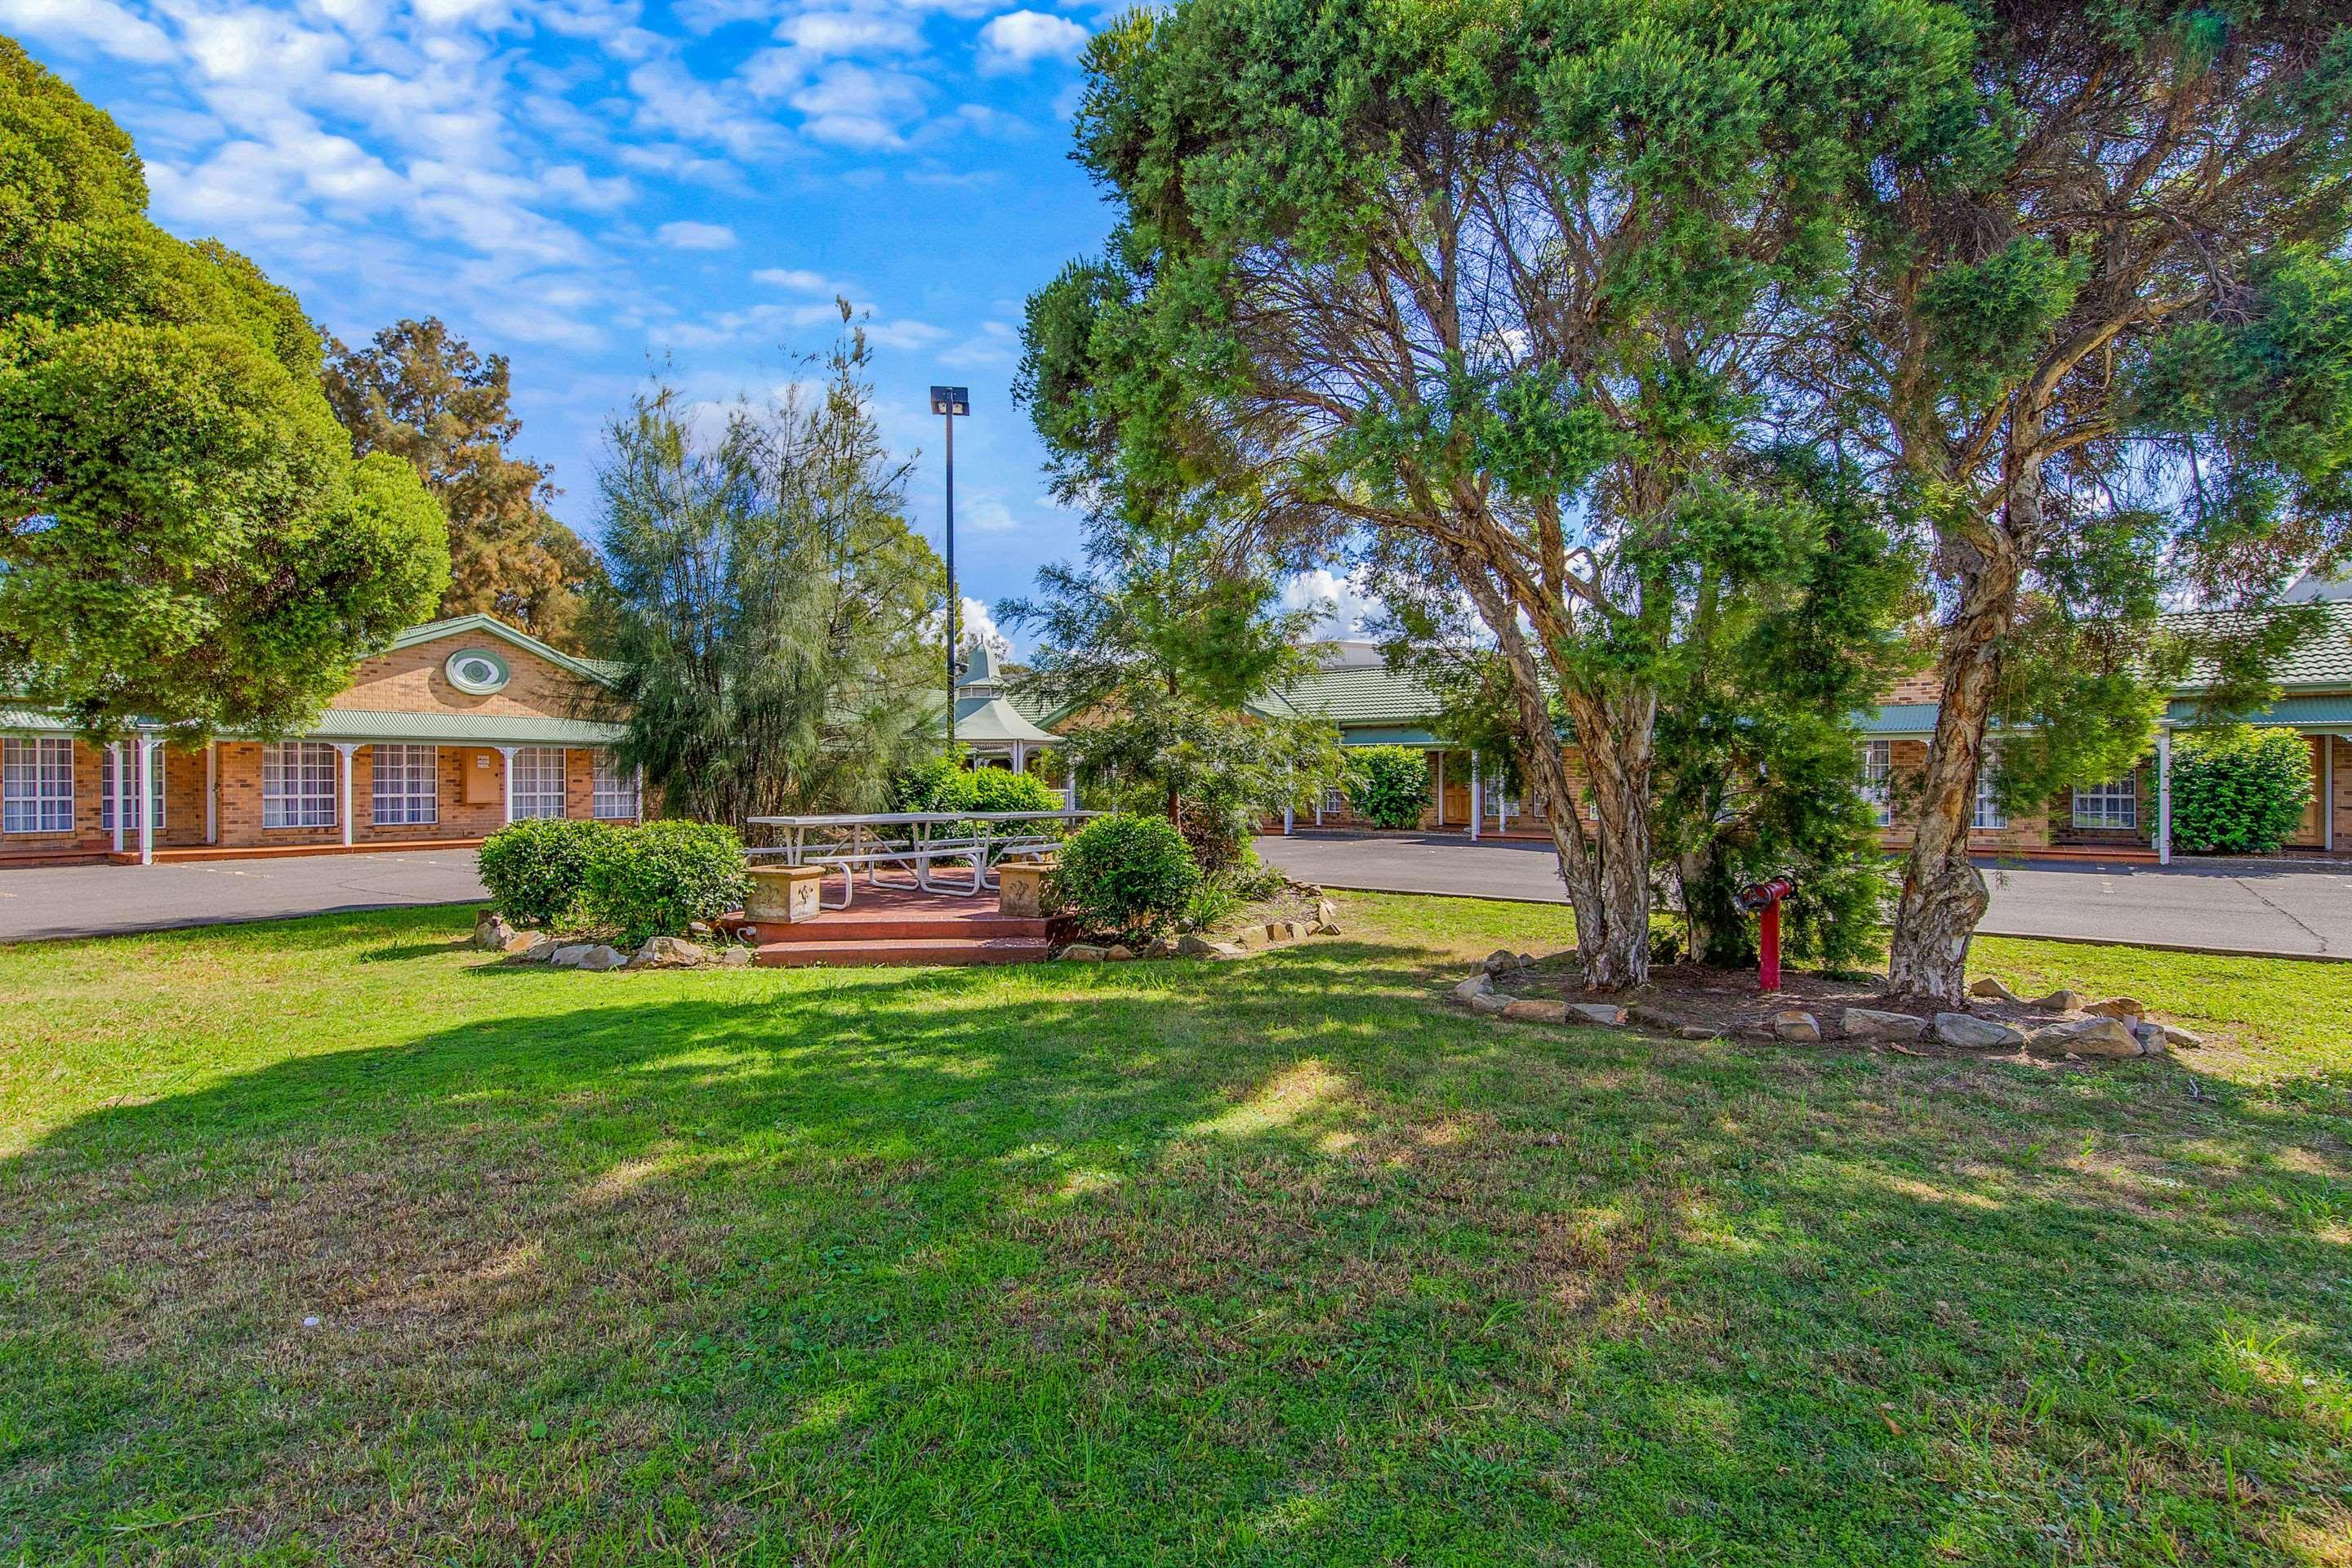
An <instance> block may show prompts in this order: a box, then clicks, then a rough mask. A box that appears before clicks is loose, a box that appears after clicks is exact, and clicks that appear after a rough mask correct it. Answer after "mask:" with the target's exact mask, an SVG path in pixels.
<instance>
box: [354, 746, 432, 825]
mask: <svg viewBox="0 0 2352 1568" xmlns="http://www.w3.org/2000/svg"><path fill="white" fill-rule="evenodd" d="M368 760H369V763H370V764H371V765H372V766H373V770H374V777H373V781H372V784H371V786H370V791H369V793H370V795H371V797H372V800H373V805H372V810H373V816H371V817H370V819H369V820H371V821H373V823H374V824H375V825H376V826H378V827H413V826H416V825H418V824H420V823H429V822H438V821H440V820H441V749H440V748H439V747H438V746H409V745H399V746H370V747H369V748H368Z"/></svg>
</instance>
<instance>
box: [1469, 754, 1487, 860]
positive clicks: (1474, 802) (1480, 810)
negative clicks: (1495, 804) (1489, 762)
mask: <svg viewBox="0 0 2352 1568" xmlns="http://www.w3.org/2000/svg"><path fill="white" fill-rule="evenodd" d="M1485 817H1486V791H1485V789H1484V788H1483V787H1482V783H1481V781H1480V779H1479V777H1478V753H1477V752H1471V753H1470V842H1471V843H1473V844H1475V843H1477V842H1478V825H1479V823H1480V822H1481V821H1482V820H1484V818H1485Z"/></svg>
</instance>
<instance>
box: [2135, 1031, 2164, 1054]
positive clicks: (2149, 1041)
mask: <svg viewBox="0 0 2352 1568" xmlns="http://www.w3.org/2000/svg"><path fill="white" fill-rule="evenodd" d="M2132 1038H2133V1039H2135V1040H2137V1041H2138V1042H2139V1054H2140V1055H2142V1056H2144V1057H2160V1056H2162V1055H2164V1026H2163V1025H2161V1024H2150V1023H2147V1022H2141V1023H2137V1024H2135V1025H2133V1026H2132Z"/></svg>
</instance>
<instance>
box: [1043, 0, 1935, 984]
mask: <svg viewBox="0 0 2352 1568" xmlns="http://www.w3.org/2000/svg"><path fill="white" fill-rule="evenodd" d="M1966 61H1967V34H1966V32H1965V29H1964V28H1963V27H1962V26H1960V23H1959V18H1958V14H1957V13H1956V12H1949V13H1948V12H1947V11H1946V10H1945V9H1943V8H1941V7H1938V6H1935V5H1927V4H1923V3H1918V0H1828V3H1815V0H1806V3H1799V0H1742V3H1739V4H1732V5H1719V4H1711V3H1710V4H1700V3H1698V0H1666V3H1663V4H1647V5H1639V6H1634V5H1623V4H1620V3H1617V0H1505V3H1501V4H1496V5H1489V6H1486V7H1483V8H1481V9H1480V10H1479V11H1478V12H1477V13H1476V14H1475V16H1465V14H1464V13H1462V12H1461V11H1459V10H1458V9H1454V8H1444V7H1428V8H1421V9H1413V8H1407V7H1396V6H1391V5H1375V4H1371V3H1370V0H1182V3H1180V4H1178V5H1174V6H1173V7H1171V9H1169V10H1166V11H1164V12H1160V13H1156V14H1150V15H1139V16H1134V17H1131V18H1130V19H1129V20H1128V21H1126V22H1124V23H1122V24H1121V25H1119V26H1115V27H1112V28H1110V29H1108V30H1106V31H1105V32H1103V33H1102V34H1099V35H1097V38H1096V40H1095V42H1094V44H1093V45H1092V46H1091V47H1090V52H1089V55H1088V69H1089V74H1090V82H1089V89H1088V94H1087V100H1086V102H1085V105H1084V107H1083V109H1082V110H1081V112H1080V116H1079V124H1078V132H1079V142H1080V150H1079V153H1080V157H1081V159H1082V160H1083V161H1084V162H1085V163H1086V164H1087V166H1088V168H1089V169H1091V170H1092V171H1093V172H1094V173H1095V174H1096V175H1097V178H1098V179H1099V180H1100V181H1101V182H1102V183H1103V184H1105V185H1106V186H1107V187H1108V189H1109V191H1110V193H1111V195H1112V196H1113V197H1114V198H1115V200H1116V201H1117V203H1118V213H1119V226H1118V230H1117V231H1116V232H1115V233H1114V235H1113V237H1112V240H1111V244H1110V247H1109V248H1108V254H1107V255H1106V257H1105V258H1103V259H1102V260H1100V261H1099V262H1096V263H1092V264H1088V265H1087V266H1086V267H1083V268H1076V269H1073V271H1072V272H1070V273H1068V274H1066V275H1065V277H1064V278H1063V279H1061V280H1059V281H1058V282H1057V284H1056V285H1055V287H1054V288H1053V289H1049V290H1048V291H1047V292H1046V293H1045V295H1042V296H1041V297H1040V299H1039V300H1037V301H1034V302H1033V308H1032V312H1031V319H1030V323H1029V342H1030V346H1031V349H1032V352H1033V353H1034V354H1036V355H1038V356H1039V357H1040V358H1041V359H1043V360H1045V361H1046V362H1048V363H1047V367H1046V368H1045V371H1044V373H1043V374H1039V375H1038V377H1037V383H1038V384H1039V386H1040V387H1041V388H1043V389H1046V392H1047V395H1049V396H1051V397H1053V398H1054V399H1055V402H1056V404H1057V406H1059V407H1060V408H1061V410H1062V411H1063V418H1062V420H1061V421H1060V422H1059V423H1058V424H1055V423H1051V422H1047V423H1041V428H1043V429H1045V433H1046V435H1047V437H1048V440H1049V441H1055V442H1058V443H1059V444H1060V445H1061V447H1063V448H1064V449H1066V450H1070V451H1075V452H1081V453H1085V454H1087V456H1088V458H1089V460H1090V461H1091V462H1092V463H1093V464H1094V465H1095V466H1096V467H1097V468H1105V469H1108V470H1109V471H1112V472H1114V473H1116V474H1117V475H1118V477H1119V478H1120V479H1123V480H1125V481H1128V482H1131V483H1132V482H1143V483H1147V484H1165V485H1171V486H1175V487H1180V488H1181V489H1185V490H1187V491H1188V492H1189V491H1191V490H1195V489H1213V490H1216V491H1218V492H1220V493H1221V494H1222V495H1223V496H1224V497H1226V498H1228V499H1227V500H1225V501H1224V502H1223V504H1225V505H1227V506H1228V507H1231V508H1234V509H1235V510H1245V511H1246V513H1247V516H1248V518H1249V520H1250V522H1251V524H1252V526H1253V527H1254V528H1256V529H1258V530H1260V531H1264V532H1265V533H1269V534H1279V533H1281V532H1284V531H1302V532H1304V533H1306V534H1308V535H1315V534H1320V535H1322V536H1324V537H1328V535H1329V534H1330V533H1331V532H1333V531H1339V530H1342V529H1346V530H1353V531H1357V533H1358V535H1359V536H1360V538H1362V539H1363V540H1365V541H1366V542H1367V550H1368V558H1369V563H1370V567H1371V569H1372V571H1373V573H1374V574H1375V581H1376V585H1377V586H1378V588H1379V590H1380V592H1381V596H1382V597H1383V598H1384V599H1385V600H1386V601H1387V602H1388V603H1389V604H1390V605H1391V607H1392V608H1396V607H1401V613H1402V614H1403V615H1406V616H1416V617H1418V618H1419V619H1420V620H1421V622H1422V623H1423V625H1424V626H1426V627H1427V628H1428V629H1430V630H1431V631H1433V632H1438V631H1444V630H1446V629H1447V628H1449V627H1450V626H1458V625H1459V623H1461V622H1463V621H1465V620H1470V619H1475V622H1476V623H1477V625H1476V626H1475V627H1467V626H1462V627H1460V630H1461V632H1462V635H1459V636H1452V637H1447V638H1446V639H1445V640H1448V641H1451V642H1454V643H1457V644H1469V643H1472V642H1477V641H1487V642H1490V643H1491V645H1492V646H1493V647H1494V648H1495V649H1496V655H1497V657H1499V658H1500V659H1501V660H1502V661H1503V663H1504V665H1505V667H1506V668H1507V669H1508V670H1509V672H1510V678H1511V689H1512V695H1513V699H1514V703H1515V707H1516V710H1517V730H1518V742H1519V744H1518V748H1517V758H1516V761H1517V765H1518V766H1519V767H1520V768H1522V769H1523V770H1524V771H1525V772H1526V773H1527V774H1528V779H1529V783H1530V785H1531V787H1532V788H1533V789H1534V791H1535V792H1536V793H1538V794H1539V795H1542V796H1543V797H1544V798H1545V799H1547V800H1548V801H1550V802H1552V803H1555V805H1557V804H1558V803H1562V802H1566V801H1568V800H1570V798H1571V792H1570V785H1569V777H1570V764H1569V762H1568V760H1567V758H1566V756H1565V753H1564V750H1563V747H1562V743H1561V740H1560V737H1559V733H1558V730H1557V727H1556V724H1555V718H1554V704H1555V700H1556V701H1557V704H1558V706H1559V710H1560V711H1561V712H1562V713H1564V715H1565V717H1566V718H1567V720H1568V721H1569V724H1570V728H1571V729H1572V731H1573V732H1574V736H1575V745H1576V748H1577V750H1578V752H1579V753H1580V762H1581V764H1582V771H1583V773H1584V775H1585V777H1586V779H1587V780H1588V781H1589V783H1590V787H1591V799H1592V803H1593V805H1594V807H1595V809H1596V811H1597V820H1596V821H1595V823H1594V824H1593V825H1591V826H1590V827H1588V826H1587V825H1586V823H1585V822H1584V820H1583V818H1582V816H1581V815H1580V813H1578V812H1576V811H1574V810H1558V809H1555V810H1554V811H1553V812H1552V813H1551V816H1550V821H1551V825H1552V830H1553V839H1554V845H1555V847H1556V849H1557V851H1558V854H1559V858H1560V864H1561V872H1562V877H1563V879H1564V881H1565V882H1566V884H1567V888H1568V891H1569V896H1570V904H1571V907H1572V908H1573V910H1574V913H1575V921H1576V939H1577V943H1578V946H1579V949H1580V956H1581V958H1582V961H1583V965H1584V971H1585V975H1586V979H1587V982H1588V984H1593V985H1595V986H1601V987H1615V986H1621V985H1627V984H1639V983H1640V982H1641V981H1642V980H1643V978H1644V977H1645V976H1646V973H1647V969H1648V944H1649V911H1650V876H1651V869H1652V860H1653V856H1654V844H1653V841H1652V834H1651V824H1650V817H1649V808H1650V800H1651V795H1652V788H1653V778H1652V773H1653V770H1654V765H1655V734H1654V730H1655V724H1656V721H1657V715H1658V710H1659V701H1660V697H1661V693H1662V692H1663V691H1664V690H1665V689H1668V688H1670V687H1671V686H1673V685H1674V684H1675V681H1676V680H1677V679H1678V677H1677V676H1676V674H1675V668H1674V667H1675V664H1676V662H1677V661H1678V660H1679V659H1681V658H1683V657H1684V655H1683V653H1682V652H1681V651H1680V649H1681V646H1682V631H1683V628H1684V626H1685V621H1686V617H1687V616H1688V614H1689V611H1690V607H1691V605H1692V604H1693V602H1694V596H1695V595H1697V594H1698V593H1700V592H1701V584H1702V583H1703V582H1704V581H1705V580H1706V579H1707V578H1708V577H1709V576H1710V575H1713V576H1714V577H1715V578H1716V579H1717V580H1718V581H1719V582H1721V583H1726V584H1732V583H1738V582H1742V581H1747V580H1749V579H1752V578H1755V577H1758V576H1759V575H1760V569H1759V565H1758V563H1759V558H1760V557H1762V556H1766V555H1769V554H1771V553H1773V552H1787V551H1789V550H1790V549H1792V548H1794V547H1795V546H1797V545H1798V544H1800V543H1801V541H1799V540H1797V539H1796V538H1795V537H1793V536H1792V535H1790V534H1787V533H1786V532H1784V531H1782V532H1776V530H1780V529H1782V528H1783V527H1784V525H1785V527H1791V528H1793V527H1798V526H1801V521H1802V520H1801V519H1792V518H1789V517H1786V516H1785V515H1784V514H1783V513H1782V512H1781V511H1779V510H1775V509H1772V508H1769V507H1757V506H1751V505H1748V504H1745V503H1744V502H1743V501H1741V500H1739V499H1738V497H1736V496H1731V495H1728V494H1727V487H1732V486H1736V485H1737V484H1738V482H1739V480H1738V473H1737V465H1736V464H1734V463H1732V462H1731V461H1730V458H1732V456H1733V454H1734V453H1735V452H1736V451H1737V450H1738V447H1739V446H1740V445H1741V443H1742V442H1743V441H1745V440H1748V439H1752V438H1753V437H1754V434H1755V426H1756V425H1757V424H1758V422H1759V419H1760V416H1761V415H1762V413H1763V412H1764V410H1765V409H1766V408H1767V406H1768V395H1769V393H1770V391H1771V385H1772V384H1771V379H1770V376H1771V371H1772V367H1773V364H1774V363H1775V361H1776V359H1777V356H1778V355H1779V354H1780V353H1784V352H1786V350H1787V348H1788V346H1789V345H1790V343H1791V342H1795V341H1798V340H1799V339H1800V338H1801V322H1802V321H1803V320H1804V319H1805V312H1806V310H1807V308H1808V307H1809V306H1811V305H1812V304H1814V303H1816V302H1817V301H1818V300H1820V299H1822V297H1823V296H1824V295H1825V294H1826V293H1827V292H1828V291H1829V290H1830V289H1832V286H1834V285H1835V284H1836V283H1837V282H1838V280H1839V277H1840V269H1841V268H1842V267H1843V264H1844V262H1845V260H1846V258H1847V255H1848V247H1846V245H1845V243H1844V222H1845V219H1846V218H1847V216H1849V214H1850V211H1851V203H1852V200H1853V197H1852V192H1853V189H1854V188H1855V187H1856V186H1858V185H1860V184H1863V183H1864V181H1865V179H1866V176H1867V174H1868V173H1869V171H1871V170H1872V169H1873V168H1874V167H1875V166H1877V165H1878V164H1880V163H1884V162H1885V161H1886V160H1888V159H1890V158H1891V157H1893V156H1894V155H1895V153H1897V152H1898V151H1901V150H1902V149H1904V148H1906V146H1907V145H1908V143H1909V142H1911V141H1912V140H1914V139H1916V138H1917V137H1918V136H1920V135H1921V134H1923V133H1925V132H1926V130H1927V128H1929V127H1931V126H1932V124H1933V123H1934V122H1935V121H1936V117H1937V115H1938V114H1939V113H1942V112H1945V110H1944V106H1945V105H1946V104H1947V103H1948V101H1950V100H1953V99H1955V98H1956V97H1958V96H1960V95H1962V94H1964V93H1965V90H1966V88H1967V80H1966V77H1965V74H1964V67H1965V65H1966ZM1236 62H1246V68H1237V66H1236Z"/></svg>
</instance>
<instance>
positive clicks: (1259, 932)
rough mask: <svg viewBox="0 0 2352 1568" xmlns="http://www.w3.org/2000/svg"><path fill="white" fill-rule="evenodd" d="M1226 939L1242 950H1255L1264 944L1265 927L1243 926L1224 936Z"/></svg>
mask: <svg viewBox="0 0 2352 1568" xmlns="http://www.w3.org/2000/svg"><path fill="white" fill-rule="evenodd" d="M1226 941H1228V942H1232V943H1233V945H1234V946H1235V947H1238V948H1240V949H1242V950H1243V951H1244V952H1255V950H1257V949H1259V948H1262V947H1264V946H1265V945H1266V941H1265V927H1263V926H1244V927H1243V928H1242V929H1241V930H1239V931H1235V932H1234V934H1233V935H1232V936H1230V937H1228V938H1226Z"/></svg>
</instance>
